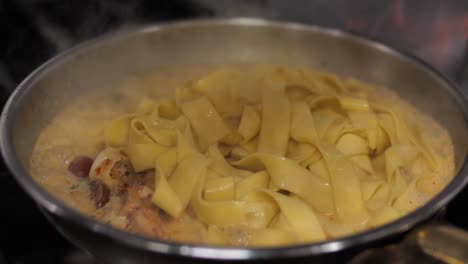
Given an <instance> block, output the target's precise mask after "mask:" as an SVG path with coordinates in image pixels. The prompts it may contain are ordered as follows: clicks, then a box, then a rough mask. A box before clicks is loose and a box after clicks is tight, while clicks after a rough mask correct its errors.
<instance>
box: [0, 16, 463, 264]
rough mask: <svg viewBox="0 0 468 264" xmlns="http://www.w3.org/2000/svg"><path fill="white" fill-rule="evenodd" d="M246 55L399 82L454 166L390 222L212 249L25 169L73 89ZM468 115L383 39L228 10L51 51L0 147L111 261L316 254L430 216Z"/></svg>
mask: <svg viewBox="0 0 468 264" xmlns="http://www.w3.org/2000/svg"><path fill="white" fill-rule="evenodd" d="M249 62H253V63H255V62H262V63H265V62H269V63H280V64H293V65H298V64H299V65H306V66H310V67H313V68H317V69H323V70H326V71H331V72H335V73H337V74H339V75H342V76H345V77H346V76H352V77H354V78H358V79H362V80H365V81H370V82H373V83H376V84H379V85H383V86H386V87H389V88H392V89H395V90H396V91H397V92H398V93H399V94H400V95H401V96H402V97H404V98H406V99H408V100H409V101H410V102H411V103H413V104H414V105H416V106H417V107H418V108H419V109H421V110H422V111H424V112H426V113H429V114H431V115H433V116H434V118H435V119H436V120H437V121H439V122H440V123H441V124H442V125H443V126H445V127H446V128H447V129H448V130H449V131H450V133H451V136H452V138H453V140H454V142H455V143H456V144H455V147H456V162H457V168H460V173H459V174H458V175H457V176H456V177H455V178H454V180H453V181H452V182H451V183H450V184H449V186H447V188H446V189H445V190H444V191H443V192H442V193H441V194H439V195H438V196H437V197H436V198H435V199H433V200H432V201H431V202H429V203H428V204H427V205H426V206H424V207H422V208H420V209H418V210H417V211H415V212H414V213H412V214H409V215H407V216H405V217H403V218H401V219H400V220H398V221H396V222H393V223H391V224H389V225H386V226H383V227H380V228H377V229H375V230H371V231H368V232H365V233H362V234H359V235H354V236H351V237H347V238H343V239H340V240H335V241H326V242H323V243H317V244H312V245H306V246H294V247H287V248H282V249H281V250H277V249H276V250H271V249H257V250H253V249H227V248H224V249H219V250H218V249H214V248H210V247H203V246H189V245H179V244H175V243H167V242H164V241H154V240H149V239H145V238H141V237H137V236H133V235H130V234H128V233H126V232H123V231H119V230H116V229H113V228H111V227H109V226H106V225H103V224H100V223H97V222H94V221H92V220H90V219H88V218H86V217H83V216H82V215H80V214H78V213H77V212H75V211H74V210H72V209H70V208H67V207H65V206H64V205H63V204H62V203H61V202H60V201H57V200H56V199H54V198H53V197H52V196H50V195H49V194H48V193H47V192H45V191H44V190H43V189H42V188H40V187H39V186H38V185H37V184H36V183H35V182H34V180H32V179H31V177H30V176H29V174H28V173H27V171H28V167H29V160H30V157H31V152H32V148H33V146H34V142H35V141H36V139H37V137H38V135H39V133H40V131H41V130H42V129H43V128H44V126H45V125H46V124H47V122H48V120H50V119H52V118H53V117H54V116H55V115H56V113H58V112H60V111H61V110H62V109H63V108H64V107H65V106H66V105H67V103H68V102H70V101H73V100H74V99H76V98H77V97H78V96H86V95H87V94H90V93H92V92H93V91H94V90H96V89H112V87H113V85H114V84H117V83H119V82H122V81H123V80H125V79H127V78H129V77H132V76H138V75H140V74H144V73H146V72H148V71H151V70H153V69H154V68H157V67H168V66H171V67H172V66H176V65H187V64H195V65H200V64H229V63H249ZM466 117H467V106H466V102H465V100H464V98H463V97H462V95H461V94H460V92H458V90H457V89H456V88H455V85H454V84H453V83H451V82H450V81H448V80H447V79H446V78H444V77H443V76H442V75H440V74H439V73H437V72H436V71H435V70H433V69H432V68H431V67H429V66H428V65H425V64H424V63H422V62H420V61H417V60H415V59H413V58H410V57H409V56H406V55H404V54H402V53H398V52H396V51H394V50H392V49H390V48H388V47H386V46H384V45H381V44H378V43H376V42H372V41H369V40H366V39H362V38H358V37H355V36H352V35H349V34H346V33H343V32H340V31H337V30H329V29H323V28H319V27H314V26H304V25H298V24H287V23H277V22H268V21H263V20H257V19H255V20H252V19H233V20H218V21H188V22H181V23H175V24H169V25H159V26H150V27H146V28H144V29H139V30H132V31H128V32H121V33H116V34H114V35H111V36H106V37H103V38H100V39H97V40H94V41H91V42H88V43H85V44H83V45H81V46H78V47H76V48H74V49H72V50H70V51H67V52H66V53H64V54H61V55H59V56H58V57H56V58H54V59H52V60H51V61H49V62H48V63H46V64H45V65H43V66H42V67H40V68H39V69H38V70H36V71H35V72H34V73H32V74H31V75H30V76H29V77H28V78H27V79H26V80H25V81H24V82H23V83H22V84H20V86H19V87H18V89H17V90H16V91H15V93H14V94H13V95H12V97H11V98H10V100H9V101H8V103H7V105H6V106H5V108H4V111H3V113H2V118H1V120H0V124H1V145H2V154H3V156H4V159H5V161H6V163H7V165H8V167H9V168H10V170H11V171H12V172H13V174H14V176H15V178H16V179H17V180H18V181H19V183H20V184H21V186H22V187H23V188H24V189H25V190H26V191H27V192H28V193H29V194H30V195H31V196H32V197H33V198H34V199H35V201H36V202H37V203H38V204H39V205H40V206H41V207H42V208H44V209H45V211H46V212H47V213H46V215H48V218H49V219H51V220H53V222H54V223H55V224H56V226H57V227H58V228H59V229H60V230H61V231H62V233H63V234H65V235H66V236H67V237H69V238H70V239H71V240H72V241H73V242H75V243H77V244H78V245H79V246H81V247H83V248H85V249H87V250H89V251H90V252H92V253H93V254H95V255H97V256H99V257H100V258H102V259H107V260H108V261H109V262H110V263H132V262H134V261H130V260H134V258H136V257H137V256H138V257H141V258H143V259H146V260H148V259H152V260H155V259H160V258H161V257H162V256H163V255H162V254H160V253H163V252H166V253H167V252H169V253H171V254H174V255H184V256H192V257H203V258H215V259H226V258H227V259H256V258H262V259H264V258H270V259H273V258H274V259H279V258H290V257H300V256H311V255H322V257H327V258H331V259H330V260H333V258H335V257H338V256H337V255H326V254H325V253H330V252H336V251H342V250H343V249H345V248H355V249H356V248H359V247H363V246H364V245H366V244H367V243H370V242H375V241H377V240H380V241H382V239H384V240H385V239H388V238H389V237H391V236H393V235H396V234H401V233H402V232H405V231H407V230H409V229H410V228H411V227H413V226H414V225H415V224H416V223H418V222H421V221H423V220H425V219H427V218H429V217H430V216H431V215H433V214H434V213H435V212H436V211H437V210H438V209H440V208H441V207H442V206H443V205H445V204H446V203H447V202H448V201H449V200H450V199H451V198H453V196H454V195H456V193H458V192H459V191H460V190H461V189H462V188H463V186H464V185H465V184H466V181H467V166H466V164H465V160H466V157H465V156H466V153H467V145H468V143H467V138H468V132H467V118H466ZM374 245H375V244H374ZM342 252H343V253H342V254H344V255H346V253H345V252H344V251H342ZM348 252H351V251H348ZM164 256H165V257H168V255H167V254H165V255H164ZM176 259H177V260H183V261H186V260H187V259H185V258H183V259H181V258H178V257H176ZM140 260H142V259H140ZM128 261H130V262H128ZM142 263H146V262H142ZM148 263H149V262H148ZM161 263H162V262H161ZM171 263H173V262H171Z"/></svg>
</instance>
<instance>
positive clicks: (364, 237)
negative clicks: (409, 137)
mask: <svg viewBox="0 0 468 264" xmlns="http://www.w3.org/2000/svg"><path fill="white" fill-rule="evenodd" d="M202 25H211V26H212V25H219V26H222V25H239V26H258V27H278V28H284V29H288V30H299V31H306V32H318V33H321V34H327V35H332V36H335V37H338V38H348V39H352V40H353V41H356V42H359V43H360V44H363V45H366V46H369V47H370V48H375V49H380V50H383V51H384V52H386V53H391V54H392V55H394V56H398V57H400V58H401V59H403V60H406V61H408V62H411V63H413V64H415V65H417V66H419V67H422V68H423V69H426V70H427V71H428V73H429V74H431V75H433V76H434V77H435V78H436V79H439V80H441V81H443V82H445V83H447V84H448V92H449V93H450V94H451V95H452V96H453V97H454V99H455V100H456V101H457V103H458V106H459V107H460V109H461V111H462V112H463V115H464V119H465V122H467V123H468V105H467V102H466V99H465V97H464V96H463V94H462V93H461V91H460V89H459V88H457V85H456V84H455V83H454V82H453V81H451V80H450V79H449V78H447V77H446V76H444V75H443V74H442V73H440V72H438V71H437V70H436V69H434V68H433V67H432V66H430V65H429V64H427V63H426V62H424V61H422V60H421V59H419V58H417V57H415V56H413V55H410V54H408V53H405V52H402V51H399V50H397V49H394V48H391V47H389V46H388V45H384V44H382V43H379V42H376V41H374V40H371V39H368V38H366V37H363V36H358V35H356V34H351V33H347V32H343V31H341V30H338V29H330V28H323V27H320V26H315V25H305V24H298V23H291V22H281V21H270V20H265V19H257V18H229V19H197V20H185V21H179V22H169V23H160V24H157V25H148V26H143V27H130V28H126V29H124V30H120V31H117V32H112V33H109V34H105V35H103V36H100V37H97V38H95V39H92V40H89V41H86V42H83V43H81V44H79V45H77V46H75V47H73V48H71V49H68V50H66V51H64V52H62V53H60V54H58V55H56V56H55V57H53V58H51V59H50V60H48V61H47V62H46V63H44V64H42V65H41V66H40V67H39V68H37V69H36V70H35V71H33V72H32V73H31V74H30V75H29V76H28V77H27V78H26V79H24V80H23V81H22V82H21V83H20V84H19V85H18V87H17V89H16V90H15V91H14V92H13V93H12V95H11V96H10V98H9V99H8V101H7V103H6V104H5V106H4V108H3V111H2V114H1V117H0V148H1V153H2V156H3V158H4V160H5V163H6V165H7V167H8V168H9V170H10V171H11V172H12V173H13V175H14V177H15V178H16V180H17V181H18V182H19V183H20V185H21V187H22V188H23V189H24V190H26V192H28V193H29V194H30V195H31V196H32V197H33V199H34V200H35V202H36V203H38V204H39V205H40V206H42V207H44V208H45V209H47V210H48V211H49V212H51V213H53V214H56V215H59V216H60V217H63V218H66V219H67V220H70V221H73V222H75V223H77V224H80V225H82V226H84V227H86V228H88V229H90V230H92V231H94V232H96V233H98V234H100V235H103V236H107V237H111V238H113V239H114V240H116V241H118V242H120V243H122V244H125V245H128V246H131V247H135V248H140V249H144V250H149V251H152V252H156V253H162V254H173V255H179V256H185V257H194V258H202V259H219V260H242V259H267V258H288V257H303V256H312V255H317V254H323V253H333V252H337V251H339V250H343V249H347V248H351V247H352V246H355V245H357V244H364V243H368V242H372V241H376V240H379V239H382V238H384V237H387V236H389V235H395V234H398V233H401V232H405V231H407V230H409V229H410V228H411V227H413V226H414V225H416V224H417V223H418V222H421V221H423V220H424V219H427V218H429V217H430V216H431V215H433V214H434V213H435V212H436V211H437V210H439V209H440V208H441V207H442V206H444V205H445V204H447V203H448V202H449V201H450V200H451V199H453V197H454V196H455V195H456V194H457V193H459V192H460V191H461V190H462V189H463V187H464V186H465V185H466V184H467V182H468V161H467V158H466V156H465V160H464V162H463V165H462V167H461V169H460V171H459V172H458V174H457V175H456V176H455V177H454V179H453V180H452V181H451V182H450V183H449V184H448V185H447V186H446V187H445V188H444V189H443V190H442V192H440V193H439V194H438V195H437V196H436V197H434V198H433V199H432V200H431V201H429V202H428V203H427V204H426V205H424V206H423V207H420V208H418V209H417V210H415V211H413V212H412V213H410V214H408V215H406V216H404V217H402V218H400V219H399V220H397V221H394V222H391V223H389V224H387V225H384V226H381V227H378V228H376V229H372V230H368V231H365V232H362V233H359V234H355V235H351V236H346V237H343V238H339V239H334V240H327V241H323V242H317V243H311V244H305V245H293V246H287V247H277V248H273V249H272V248H235V247H217V246H204V245H199V244H182V243H175V242H169V241H163V240H158V239H150V238H146V237H142V236H138V235H134V234H131V233H128V232H125V231H122V230H118V229H116V228H113V227H112V226H110V225H106V224H102V223H99V222H97V221H94V220H92V219H90V218H88V217H86V216H84V215H82V214H80V213H78V212H77V211H75V210H74V209H72V208H69V207H67V206H65V205H64V204H63V203H62V202H60V201H59V200H58V199H56V198H54V197H53V196H52V195H50V194H49V193H48V192H47V191H45V190H44V189H43V188H42V187H41V186H40V185H39V184H38V183H36V182H35V181H34V180H33V179H32V177H30V175H29V173H28V172H27V171H26V170H25V169H24V168H23V167H22V166H21V164H20V162H18V160H17V159H16V153H15V149H14V146H13V141H12V139H13V135H12V129H13V127H12V124H13V120H12V113H14V112H15V110H16V108H17V104H16V102H17V101H18V100H21V98H22V97H23V96H24V95H25V94H27V93H28V91H29V90H30V89H31V87H32V84H34V82H36V81H37V80H38V79H39V78H41V76H43V75H44V74H46V73H47V72H48V71H49V70H51V69H53V68H54V67H58V66H59V65H60V63H61V62H64V61H65V60H67V59H69V58H72V57H73V56H76V55H78V54H80V53H82V52H85V51H86V50H87V49H90V48H94V47H97V46H99V45H100V44H103V43H104V42H108V41H113V40H117V39H120V38H127V37H131V36H133V35H136V34H144V33H148V32H155V31H161V30H171V29H173V28H183V27H192V26H202Z"/></svg>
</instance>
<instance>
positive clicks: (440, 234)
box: [350, 222, 468, 264]
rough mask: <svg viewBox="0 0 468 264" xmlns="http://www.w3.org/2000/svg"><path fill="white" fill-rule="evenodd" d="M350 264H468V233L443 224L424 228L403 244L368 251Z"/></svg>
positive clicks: (408, 237)
mask: <svg viewBox="0 0 468 264" xmlns="http://www.w3.org/2000/svg"><path fill="white" fill-rule="evenodd" d="M350 263H352V264H357V263H379V264H385V263H402V264H403V263H457V264H458V263H468V232H467V231H465V230H462V229H460V228H458V227H455V226H453V225H450V224H447V223H443V222H442V223H440V222H439V223H434V224H429V225H424V226H422V227H420V228H418V229H416V230H414V231H412V232H411V233H410V234H409V235H408V236H407V237H406V238H405V239H404V240H403V241H402V242H401V243H400V244H396V245H390V246H386V247H385V248H379V249H369V250H366V251H364V252H362V253H361V254H359V255H357V256H356V257H354V258H353V259H352V260H351V262H350Z"/></svg>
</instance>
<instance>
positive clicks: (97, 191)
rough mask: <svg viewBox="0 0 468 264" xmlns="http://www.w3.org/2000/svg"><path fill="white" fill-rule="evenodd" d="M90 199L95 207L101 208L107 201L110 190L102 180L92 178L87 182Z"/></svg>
mask: <svg viewBox="0 0 468 264" xmlns="http://www.w3.org/2000/svg"><path fill="white" fill-rule="evenodd" d="M89 189H90V194H91V199H92V200H94V203H95V205H96V209H98V208H101V207H102V206H104V205H105V204H106V203H107V202H109V196H110V190H109V187H107V186H106V185H105V184H104V183H103V182H102V181H99V180H94V181H91V182H89Z"/></svg>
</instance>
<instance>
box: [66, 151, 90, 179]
mask: <svg viewBox="0 0 468 264" xmlns="http://www.w3.org/2000/svg"><path fill="white" fill-rule="evenodd" d="M92 165H93V159H91V158H90V157H87V156H76V157H75V158H74V159H73V160H72V161H71V162H70V164H69V165H68V171H70V172H71V173H72V174H73V175H75V176H76V177H80V178H86V177H88V176H89V171H90V169H91V166H92Z"/></svg>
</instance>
